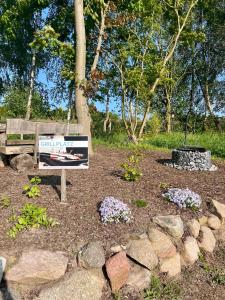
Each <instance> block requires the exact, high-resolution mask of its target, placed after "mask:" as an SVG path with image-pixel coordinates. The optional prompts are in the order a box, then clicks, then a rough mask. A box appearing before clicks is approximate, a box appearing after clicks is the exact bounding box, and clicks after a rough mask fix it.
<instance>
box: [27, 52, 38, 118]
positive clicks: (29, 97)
mask: <svg viewBox="0 0 225 300" xmlns="http://www.w3.org/2000/svg"><path fill="white" fill-rule="evenodd" d="M35 67H36V53H35V51H33V56H32V65H31V73H30V89H29V96H28V101H27V112H26V117H25V119H26V120H30V116H31V106H32V98H33V93H34V79H35Z"/></svg>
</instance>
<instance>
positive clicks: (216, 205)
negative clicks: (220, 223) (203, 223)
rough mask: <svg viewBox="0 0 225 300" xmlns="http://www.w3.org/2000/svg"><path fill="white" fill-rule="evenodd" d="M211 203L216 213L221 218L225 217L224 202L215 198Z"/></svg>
mask: <svg viewBox="0 0 225 300" xmlns="http://www.w3.org/2000/svg"><path fill="white" fill-rule="evenodd" d="M212 205H213V207H214V209H215V210H216V212H217V213H218V215H219V216H220V217H221V218H222V219H225V204H222V203H220V202H218V201H216V200H212Z"/></svg>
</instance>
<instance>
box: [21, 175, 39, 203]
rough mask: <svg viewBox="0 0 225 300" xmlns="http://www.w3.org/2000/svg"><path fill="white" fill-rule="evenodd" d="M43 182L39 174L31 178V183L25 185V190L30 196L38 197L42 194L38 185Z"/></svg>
mask: <svg viewBox="0 0 225 300" xmlns="http://www.w3.org/2000/svg"><path fill="white" fill-rule="evenodd" d="M40 183H41V178H40V177H38V176H35V177H33V178H31V179H30V184H25V185H24V186H23V191H24V192H25V194H26V195H27V197H28V198H33V199H34V198H36V197H39V196H40V193H41V191H40V189H39V187H38V184H40Z"/></svg>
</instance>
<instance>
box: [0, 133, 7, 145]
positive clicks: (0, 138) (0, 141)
mask: <svg viewBox="0 0 225 300" xmlns="http://www.w3.org/2000/svg"><path fill="white" fill-rule="evenodd" d="M5 142H6V134H5V132H2V133H0V145H1V146H5Z"/></svg>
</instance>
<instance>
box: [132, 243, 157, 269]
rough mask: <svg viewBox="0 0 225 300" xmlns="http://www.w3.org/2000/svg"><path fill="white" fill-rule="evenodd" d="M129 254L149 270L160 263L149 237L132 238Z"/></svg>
mask: <svg viewBox="0 0 225 300" xmlns="http://www.w3.org/2000/svg"><path fill="white" fill-rule="evenodd" d="M127 255H128V256H129V257H131V258H133V259H134V260H136V261H137V262H138V263H139V264H141V265H143V266H145V267H146V268H148V269H149V270H153V269H154V268H155V267H156V266H157V264H158V258H157V255H156V253H155V251H154V249H153V247H152V244H151V242H150V241H149V240H148V239H140V240H131V241H130V243H129V247H128V249H127Z"/></svg>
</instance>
